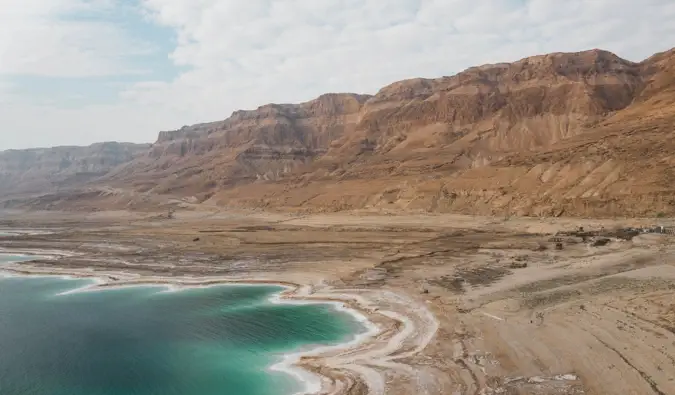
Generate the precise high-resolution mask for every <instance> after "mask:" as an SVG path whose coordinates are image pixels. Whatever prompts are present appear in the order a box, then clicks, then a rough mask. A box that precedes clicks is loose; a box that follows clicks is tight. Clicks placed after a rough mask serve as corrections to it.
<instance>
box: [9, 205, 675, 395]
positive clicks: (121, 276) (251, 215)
mask: <svg viewBox="0 0 675 395" xmlns="http://www.w3.org/2000/svg"><path fill="white" fill-rule="evenodd" d="M0 218H2V219H1V223H0V225H1V226H0V228H2V229H17V228H21V229H26V228H30V229H39V230H42V231H51V233H42V234H33V235H20V236H4V237H1V238H0V247H2V249H5V250H12V251H25V252H30V251H33V252H37V251H38V250H40V251H42V253H45V250H47V253H48V254H52V255H58V254H59V253H62V254H66V253H67V252H71V253H73V255H71V256H67V255H63V256H62V257H61V258H59V259H43V260H38V261H35V262H32V263H24V264H15V265H12V266H9V267H7V269H8V270H10V271H14V272H18V273H56V274H75V275H80V276H98V277H100V278H103V279H106V281H107V283H106V284H105V285H114V284H127V283H134V282H139V281H140V282H147V281H155V282H175V283H179V284H180V283H186V284H195V283H210V282H217V281H223V280H225V279H229V280H235V281H236V280H246V279H248V280H258V281H277V282H289V283H295V284H301V285H304V286H308V287H309V288H307V289H305V290H304V291H303V290H301V289H300V290H297V291H296V293H297V294H299V295H301V296H303V297H305V298H312V297H313V298H318V299H332V300H342V301H345V303H347V304H349V305H351V306H352V307H353V308H357V309H360V310H362V311H363V313H364V314H365V315H367V316H368V317H369V318H370V319H371V321H372V322H374V323H375V324H377V325H378V326H379V327H380V333H379V334H378V335H377V336H376V337H375V338H373V339H371V341H369V342H366V343H364V344H362V345H361V346H359V347H356V348H354V349H351V350H349V351H342V352H339V351H333V352H330V353H327V354H322V355H319V356H314V357H312V356H307V357H305V358H303V359H302V360H301V361H299V363H300V365H302V366H304V367H306V368H308V369H311V370H313V371H315V372H318V373H321V374H323V375H325V377H326V378H330V379H327V381H326V382H325V383H324V384H325V385H326V388H327V389H329V390H330V391H328V392H331V391H332V392H335V393H351V394H364V393H366V392H368V391H370V393H372V394H385V393H386V394H391V395H398V394H401V395H403V394H428V395H432V394H434V395H435V394H588V395H607V394H622V395H623V394H636V395H637V394H639V395H643V394H657V395H662V394H675V369H674V368H673V367H674V366H675V292H674V291H675V245H674V244H673V238H674V237H675V236H673V235H671V234H667V233H665V234H661V233H641V232H638V231H634V230H631V229H628V228H633V227H646V226H651V225H654V224H655V221H653V220H578V219H564V218H549V219H542V218H505V217H499V218H497V217H473V216H464V215H452V214H428V215H382V214H373V213H366V212H350V213H329V214H310V215H288V214H271V213H264V212H260V211H258V212H250V211H249V212H244V211H182V212H177V213H176V214H175V218H173V219H168V218H166V216H165V215H164V213H162V214H157V215H154V214H147V213H137V212H136V213H133V212H124V211H119V212H98V213H90V214H83V213H59V212H51V213H46V212H33V213H30V212H3V213H2V216H1V217H0ZM658 224H659V225H663V226H665V227H666V228H665V229H666V230H667V229H669V227H671V226H673V225H675V223H673V221H672V220H662V221H661V222H660V223H658ZM580 227H582V228H583V229H580ZM671 229H672V228H671Z"/></svg>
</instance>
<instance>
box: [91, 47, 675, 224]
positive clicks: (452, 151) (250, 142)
mask: <svg viewBox="0 0 675 395" xmlns="http://www.w3.org/2000/svg"><path fill="white" fill-rule="evenodd" d="M674 122H675V51H669V52H665V53H661V54H657V55H654V56H653V57H651V58H649V59H646V60H645V61H643V62H640V63H633V62H629V61H626V60H624V59H621V58H619V57H618V56H616V55H614V54H612V53H609V52H606V51H601V50H591V51H585V52H579V53H554V54H548V55H541V56H535V57H530V58H526V59H523V60H520V61H517V62H514V63H502V64H495V65H485V66H481V67H473V68H470V69H468V70H465V71H463V72H461V73H459V74H457V75H454V76H451V77H442V78H437V79H413V80H406V81H400V82H396V83H393V84H391V85H389V86H386V87H384V88H382V89H381V90H380V91H379V92H377V94H375V95H374V96H367V95H356V94H328V95H323V96H321V97H319V98H317V99H315V100H312V101H309V102H306V103H301V104H295V105H294V104H269V105H265V106H262V107H259V108H258V109H256V110H253V111H236V112H234V113H233V114H232V116H231V117H230V118H228V119H226V120H224V121H220V122H213V123H208V124H201V125H195V126H192V127H183V128H182V129H180V130H177V131H173V132H162V133H161V134H160V136H159V139H158V140H157V142H156V143H155V144H153V145H152V147H151V148H150V149H149V150H147V151H146V152H145V153H144V154H142V155H139V156H136V157H135V158H134V159H133V160H131V161H129V162H127V163H125V164H123V165H121V166H119V167H117V168H116V169H114V170H112V171H111V172H109V173H107V174H106V175H105V176H104V177H103V178H101V179H99V180H98V181H97V184H98V185H106V186H112V187H115V188H126V189H129V190H133V191H138V192H142V193H146V194H150V195H162V196H177V197H181V198H189V199H190V201H193V202H206V203H208V204H217V205H220V206H244V207H263V208H268V209H283V210H287V209H290V210H307V211H335V210H344V209H360V208H372V209H380V210H422V211H457V212H466V213H481V214H500V215H501V214H526V215H602V216H611V215H641V216H644V215H647V216H651V215H668V214H675V200H673V198H670V196H674V195H673V191H674V190H675V182H673V181H675V174H674V173H673V169H674V167H673V165H675V144H674V143H672V141H673V137H674V136H673V133H674V130H675V123H674Z"/></svg>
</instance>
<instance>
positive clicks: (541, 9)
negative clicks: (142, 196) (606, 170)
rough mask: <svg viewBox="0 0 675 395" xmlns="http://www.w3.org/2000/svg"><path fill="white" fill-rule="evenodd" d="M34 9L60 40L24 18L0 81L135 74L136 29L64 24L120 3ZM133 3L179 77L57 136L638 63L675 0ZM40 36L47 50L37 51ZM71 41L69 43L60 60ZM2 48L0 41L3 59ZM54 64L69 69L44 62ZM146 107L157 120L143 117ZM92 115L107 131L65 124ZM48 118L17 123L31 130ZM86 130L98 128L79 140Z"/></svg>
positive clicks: (49, 1) (52, 3)
mask: <svg viewBox="0 0 675 395" xmlns="http://www.w3.org/2000/svg"><path fill="white" fill-rule="evenodd" d="M3 1H4V2H7V0H0V2H3ZM9 1H10V3H12V2H14V3H17V4H18V3H19V2H20V3H21V4H24V3H25V2H26V1H27V0H9ZM30 1H31V2H33V3H38V2H39V3H41V4H43V6H44V5H48V7H47V8H46V9H45V11H44V13H46V15H47V18H48V19H49V20H51V21H54V20H55V19H56V20H57V21H59V22H58V23H56V24H54V25H53V26H56V28H55V32H59V33H58V34H57V33H54V34H53V37H47V36H46V35H47V33H45V32H44V31H43V30H40V27H39V26H38V27H36V24H37V22H36V21H39V20H41V18H45V16H44V15H43V14H39V15H37V16H36V15H29V16H21V18H23V19H21V18H19V19H20V20H24V21H28V22H25V23H26V27H25V29H26V30H27V31H30V32H32V33H31V34H32V35H30V34H27V35H26V36H25V37H35V38H32V39H31V40H33V41H30V40H28V39H25V40H24V39H21V40H15V41H16V42H15V43H14V44H12V45H14V47H12V48H14V49H13V50H12V51H13V53H18V54H23V55H22V56H19V58H20V59H22V60H21V62H19V61H18V60H16V61H12V62H9V63H7V64H5V60H4V57H3V56H2V55H0V57H1V58H2V62H0V74H2V73H3V72H7V70H8V69H9V70H15V71H16V70H18V69H24V70H33V72H36V73H38V72H39V73H52V74H55V75H72V76H75V75H77V76H86V75H95V74H101V73H103V74H105V73H124V72H130V70H132V69H130V68H129V66H128V65H127V64H125V62H124V56H123V55H124V53H125V49H124V48H121V47H124V46H126V45H129V43H130V40H129V37H127V36H128V32H124V31H120V26H117V25H114V24H112V25H111V24H106V23H99V22H100V21H98V22H97V23H91V21H72V20H69V19H68V18H65V19H64V18H63V15H64V14H65V15H67V14H68V13H72V12H74V10H75V9H77V8H78V7H80V9H81V8H82V7H90V11H89V12H99V13H101V12H104V10H106V9H109V8H106V7H112V8H113V9H114V8H116V7H120V4H122V3H121V2H115V1H112V0H108V1H103V0H99V1H102V2H99V3H97V2H95V1H94V2H92V1H86V0H30ZM137 1H138V4H137V8H138V9H139V10H141V11H142V12H143V13H144V14H145V17H146V18H147V21H148V23H152V24H155V25H158V26H162V27H164V28H167V29H170V30H171V31H173V32H174V33H175V37H176V40H175V45H174V48H173V49H172V50H171V52H170V53H168V54H166V61H167V62H172V63H173V64H174V65H176V66H179V67H181V68H182V70H183V72H182V73H180V74H179V75H178V76H177V77H176V78H173V79H170V80H166V79H163V78H161V77H156V78H153V77H154V76H153V75H148V78H147V79H146V81H143V82H140V83H133V84H128V85H127V86H124V87H122V88H121V89H120V93H119V102H118V103H116V104H114V105H110V106H108V107H106V109H105V111H103V110H101V107H100V106H98V105H96V104H91V105H86V106H83V107H81V108H80V109H79V110H78V111H76V112H72V111H73V110H69V111H70V112H68V113H67V114H68V116H64V115H63V114H65V113H58V114H61V115H59V116H54V117H52V118H50V122H52V124H51V125H50V127H51V128H52V129H56V130H63V131H65V132H63V133H60V134H59V135H58V136H60V137H58V139H60V140H59V141H64V142H69V143H70V142H90V141H91V140H92V139H94V138H96V139H117V140H126V139H131V140H139V139H142V140H151V139H153V138H154V136H155V135H156V132H157V131H158V130H160V129H165V128H167V127H174V128H178V127H180V126H182V125H183V124H189V123H193V122H199V121H209V120H216V119H223V118H225V117H227V116H228V115H229V114H230V113H231V112H232V111H233V110H236V109H240V108H255V107H257V106H259V105H262V104H265V103H268V102H296V101H302V100H308V99H311V98H313V97H315V96H317V95H319V94H321V93H324V92H344V91H353V92H364V93H374V92H376V91H377V90H378V89H379V88H380V87H382V86H383V85H386V84H388V83H391V82H393V81H396V80H400V79H404V78H411V77H438V76H442V75H450V74H454V73H456V72H459V71H461V70H463V69H465V68H467V67H470V66H474V65H478V64H484V63H494V62H502V61H513V60H517V59H520V58H523V57H526V56H530V55H534V54H540V53H547V52H555V51H579V50H585V49H591V48H602V49H607V50H610V51H613V52H615V53H617V54H618V55H620V56H622V57H625V58H628V59H630V60H634V61H639V60H642V59H643V58H645V57H647V56H649V55H651V54H652V53H654V52H657V51H661V50H666V49H669V48H670V47H673V46H675V24H673V23H672V21H673V20H675V3H673V2H672V1H670V0H642V1H639V2H638V1H635V0H593V1H588V0H567V1H558V0H321V1H317V0H246V1H238V0H137ZM3 5H4V3H3ZM41 12H42V11H41ZM3 13H4V14H6V12H4V11H3ZM54 15H56V16H59V17H58V18H54ZM2 24H4V23H3V21H2V20H0V26H1V25H2ZM50 26H51V25H50ZM0 29H3V28H2V27H0ZM36 32H38V33H36ZM125 35H126V36H125ZM3 36H5V34H3V31H2V30H0V37H3ZM85 36H86V37H85ZM108 38H111V39H110V40H108ZM140 38H141V39H142V37H140ZM5 41H6V40H5ZM39 41H42V42H43V43H44V44H45V45H43V46H38V45H37V44H35V42H39ZM27 42H32V43H33V44H31V45H30V46H31V47H40V50H39V51H37V53H38V54H41V55H39V56H38V55H35V56H33V57H31V55H32V54H34V51H28V50H21V48H19V49H17V48H16V47H17V45H18V44H23V45H25V44H26V43H27ZM65 42H69V43H71V45H72V43H73V42H74V43H75V45H72V48H71V49H70V52H68V51H65V52H64V53H62V54H61V55H58V56H57V54H56V52H59V53H61V52H62V51H63V48H64V46H63V45H62V44H63V43H65ZM17 43H18V44H17ZM3 45H4V46H5V47H6V46H7V43H6V42H3V40H0V54H3V52H2V51H3ZM54 48H59V50H58V51H57V50H54ZM141 48H142V47H141ZM126 50H131V49H129V48H127V49H126ZM141 50H142V49H141ZM59 56H61V58H60V59H61V60H62V63H63V64H62V65H53V64H52V65H49V66H47V65H44V64H42V63H43V61H40V60H36V59H43V60H44V59H59ZM63 59H65V61H64V60H63ZM49 63H52V62H49ZM143 110H146V113H150V112H151V113H152V117H149V118H148V117H146V118H143V117H142V113H143ZM31 111H32V110H29V109H27V110H26V111H24V112H23V113H24V114H26V115H28V114H31ZM35 111H37V110H35ZM54 111H57V110H54ZM93 114H96V117H98V118H99V119H98V122H99V124H100V125H105V127H102V126H101V127H98V128H96V127H93V126H92V123H91V122H82V123H81V124H76V123H75V122H72V121H70V119H71V118H70V117H73V116H74V117H75V119H85V118H86V119H89V118H90V117H92V116H93ZM10 115H11V114H10ZM4 116H7V114H3V117H4ZM11 122H13V121H11V117H10V123H11ZM14 122H16V123H17V124H19V123H20V122H19V121H14ZM45 122H46V121H45ZM41 124H42V123H40V122H39V121H35V122H34V123H32V124H31V125H30V128H31V129H29V127H28V126H20V125H19V126H18V127H17V128H16V129H17V130H22V131H24V132H30V131H35V130H39V129H40V126H39V125H41ZM94 125H95V124H94ZM85 128H93V129H95V130H94V131H89V132H88V133H84V132H82V131H83V130H85ZM42 129H44V128H42ZM0 133H5V132H3V131H0ZM55 136H56V134H55ZM3 138H4V136H3ZM54 139H56V137H54V138H50V139H45V141H49V142H50V143H51V142H52V140H54ZM16 141H17V142H18V141H20V140H16ZM8 144H11V141H10V142H9V143H8ZM0 146H2V142H0Z"/></svg>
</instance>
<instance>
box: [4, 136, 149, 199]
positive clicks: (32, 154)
mask: <svg viewBox="0 0 675 395" xmlns="http://www.w3.org/2000/svg"><path fill="white" fill-rule="evenodd" d="M148 147H149V144H124V143H115V142H108V143H97V144H93V145H91V146H88V147H54V148H35V149H27V150H9V151H3V152H0V197H4V198H8V197H16V196H25V195H26V194H39V193H45V192H53V191H56V190H58V189H60V188H69V187H75V186H82V185H86V184H88V183H90V182H92V181H93V180H95V179H97V178H99V177H101V176H103V175H105V174H107V173H108V172H109V171H110V170H112V169H114V168H115V167H117V166H119V165H121V164H123V163H127V162H129V161H130V160H132V159H133V158H134V156H135V155H137V154H139V153H142V152H145V151H146V150H147V149H148Z"/></svg>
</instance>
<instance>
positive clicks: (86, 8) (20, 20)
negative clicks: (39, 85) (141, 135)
mask: <svg viewBox="0 0 675 395" xmlns="http://www.w3.org/2000/svg"><path fill="white" fill-rule="evenodd" d="M115 7H119V5H116V3H114V2H112V1H110V0H0V74H16V75H38V76H50V77H89V76H101V75H116V74H123V73H136V72H139V71H140V70H136V69H134V68H132V67H131V66H130V64H129V63H128V59H129V58H130V57H132V56H134V55H138V54H140V53H144V52H145V51H147V50H148V46H147V44H143V42H142V41H140V40H138V39H136V40H134V39H132V37H130V36H129V34H127V33H126V32H125V31H124V30H123V29H122V28H121V27H119V26H117V25H115V24H112V23H110V22H106V21H105V20H104V19H101V17H103V16H104V14H105V13H106V12H108V13H109V12H111V11H113V10H114V9H115ZM82 15H95V16H98V17H99V18H96V19H87V18H83V17H82Z"/></svg>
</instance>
